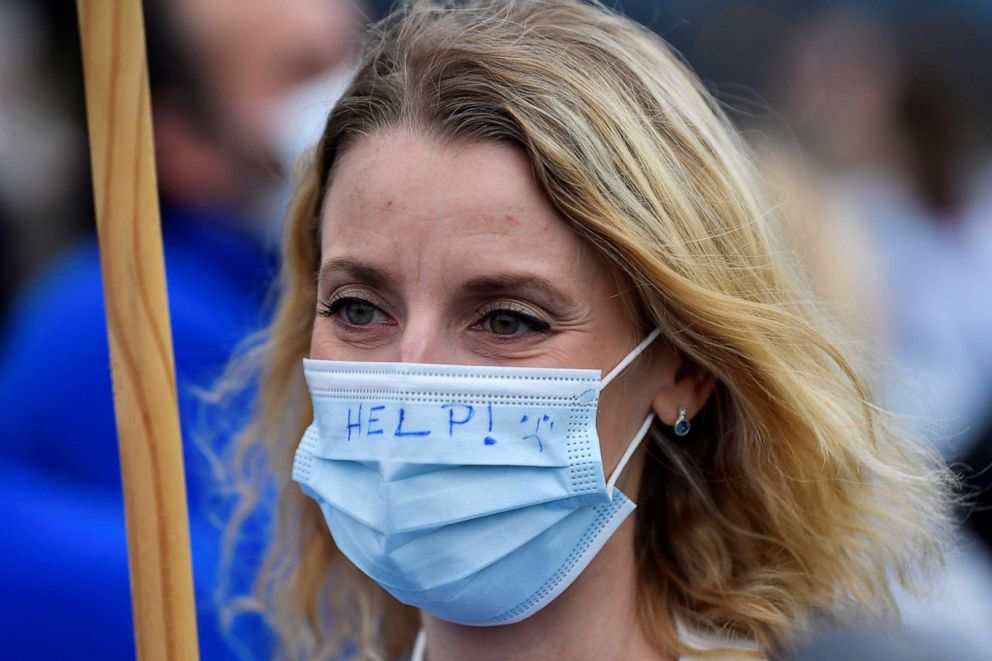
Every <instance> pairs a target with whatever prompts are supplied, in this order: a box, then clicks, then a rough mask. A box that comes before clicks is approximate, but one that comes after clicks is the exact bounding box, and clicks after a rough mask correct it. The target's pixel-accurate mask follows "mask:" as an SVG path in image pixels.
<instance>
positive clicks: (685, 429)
mask: <svg viewBox="0 0 992 661" xmlns="http://www.w3.org/2000/svg"><path fill="white" fill-rule="evenodd" d="M691 427H692V425H690V424H689V420H688V418H686V417H685V407H684V406H680V407H679V417H677V418H675V423H674V424H673V425H672V430H673V431H674V432H675V435H676V436H685V435H686V434H688V433H689V429H690V428H691Z"/></svg>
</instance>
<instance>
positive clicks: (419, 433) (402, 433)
mask: <svg viewBox="0 0 992 661" xmlns="http://www.w3.org/2000/svg"><path fill="white" fill-rule="evenodd" d="M404 420H406V411H405V410H403V409H400V419H399V422H397V423H396V431H394V432H393V436H396V437H400V436H430V435H431V432H430V430H429V429H427V430H423V431H404V430H403V421H404Z"/></svg>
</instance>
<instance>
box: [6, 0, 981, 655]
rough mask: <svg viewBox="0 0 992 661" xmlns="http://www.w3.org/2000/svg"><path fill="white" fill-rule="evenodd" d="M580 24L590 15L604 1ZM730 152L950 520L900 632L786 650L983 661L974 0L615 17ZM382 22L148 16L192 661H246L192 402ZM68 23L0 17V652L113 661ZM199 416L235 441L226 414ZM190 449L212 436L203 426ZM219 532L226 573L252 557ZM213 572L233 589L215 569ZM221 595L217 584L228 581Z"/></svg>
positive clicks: (260, 277)
mask: <svg viewBox="0 0 992 661" xmlns="http://www.w3.org/2000/svg"><path fill="white" fill-rule="evenodd" d="M606 4H611V2H610V0H607V3H606ZM616 6H618V7H619V8H620V9H621V10H622V11H624V12H625V13H627V14H628V15H629V16H631V17H633V18H635V19H637V20H639V21H641V22H642V23H644V24H645V25H647V26H648V27H650V28H651V29H653V30H655V31H656V32H658V33H659V34H660V35H661V36H662V37H664V38H665V39H666V40H667V41H669V42H670V43H671V44H673V46H674V47H675V48H676V49H677V50H679V51H680V52H681V53H682V54H683V56H684V57H685V58H686V60H687V61H688V62H689V63H690V64H691V65H692V67H693V68H694V69H695V70H696V71H697V72H698V73H699V74H700V76H701V77H702V78H703V79H704V81H705V82H706V84H707V86H708V87H709V88H710V90H711V91H712V92H713V93H714V94H715V95H716V96H717V97H718V98H719V99H720V100H721V101H722V102H723V103H724V104H725V107H726V108H727V111H728V113H729V114H730V116H731V119H732V120H733V121H734V122H735V123H736V124H737V126H738V127H739V129H740V130H741V132H742V135H743V136H744V137H745V138H746V139H747V140H748V142H750V143H751V145H752V146H753V148H754V150H755V154H756V158H757V160H758V162H759V164H760V166H761V167H762V169H763V171H764V173H765V177H766V180H767V182H768V187H769V191H770V194H771V195H772V199H773V201H774V203H775V205H776V207H777V209H778V210H779V212H780V215H781V217H782V218H783V220H784V221H785V222H784V230H785V233H786V235H787V237H788V239H789V241H790V242H791V243H792V245H793V247H794V248H795V249H796V251H797V253H798V254H799V256H800V258H801V260H802V264H803V266H804V267H805V268H806V270H807V272H808V273H809V276H810V279H811V281H812V283H813V286H814V289H815V290H816V292H817V294H818V296H819V297H820V298H821V299H822V300H823V301H825V303H826V304H827V306H828V308H829V309H830V310H831V311H832V312H833V314H834V316H835V318H836V320H837V321H838V323H839V324H840V325H841V326H843V327H845V328H846V329H847V331H849V333H850V335H851V337H853V338H855V339H856V342H855V343H854V346H852V348H853V349H856V350H857V352H858V354H859V355H860V356H861V357H862V360H863V364H864V366H865V369H866V370H867V371H868V375H869V377H870V379H871V380H872V382H873V385H874V387H875V388H876V389H877V391H878V393H879V396H880V399H881V402H882V403H883V404H884V405H885V406H886V407H887V408H889V409H891V410H893V411H895V412H896V413H898V414H900V415H902V416H903V420H904V421H905V424H906V426H908V427H909V428H910V429H911V430H912V431H913V432H915V433H916V434H919V435H922V436H925V437H926V438H928V439H929V440H930V441H932V442H933V443H934V444H935V445H936V446H937V447H938V448H939V449H940V451H941V452H942V453H943V454H944V457H945V459H946V460H947V461H948V462H950V463H951V464H952V465H953V466H954V467H955V469H956V470H957V471H958V472H959V473H960V474H961V475H962V477H963V480H964V483H965V485H966V487H965V488H966V489H967V490H968V491H969V493H970V494H971V503H972V504H971V505H968V506H967V507H964V508H962V511H961V519H962V526H961V539H960V543H959V545H958V550H957V552H956V553H955V554H954V555H953V556H952V558H951V561H950V562H949V564H948V566H947V568H946V570H945V571H944V572H943V573H941V575H940V576H938V577H936V587H935V591H934V593H933V594H932V595H930V596H928V597H926V598H921V597H914V596H911V595H900V596H899V599H900V602H901V605H902V607H903V613H904V625H903V627H902V628H901V629H900V630H898V631H895V630H893V631H879V628H878V627H872V628H871V629H866V630H863V631H857V630H844V631H836V630H833V631H828V632H825V633H824V634H823V635H822V636H821V637H820V638H818V639H817V640H815V641H813V642H812V643H811V644H810V645H809V646H808V647H807V648H805V649H804V650H802V651H800V652H797V653H796V654H797V656H798V657H799V658H806V659H835V658H844V656H847V657H851V658H865V659H872V658H875V659H890V658H891V659H914V658H919V659H929V658H935V659H938V658H940V659H943V658H968V659H981V658H986V659H992V627H990V626H989V623H992V560H990V558H992V515H990V513H989V511H988V508H989V507H990V506H992V497H990V490H992V477H990V476H992V467H990V465H992V3H989V2H986V1H985V0H947V1H946V2H941V3H933V2H926V1H924V0H866V1H862V2H855V1H853V0H850V1H843V0H667V1H665V2H662V1H660V0H659V1H656V2H654V1H649V0H628V1H626V2H619V3H618V4H617V5H616ZM387 10H388V3H386V2H382V1H369V2H363V3H357V4H356V2H355V0H253V1H252V2H242V1H240V0H207V1H201V0H146V2H145V12H146V23H147V28H146V29H147V33H148V52H149V68H150V84H151V88H152V105H153V115H154V123H155V148H156V167H157V171H158V179H159V189H160V196H161V202H162V221H163V225H162V227H163V235H164V243H165V259H166V268H167V279H168V285H169V295H170V308H171V317H172V324H173V336H174V342H175V355H176V364H177V374H178V384H179V394H180V410H181V415H182V418H183V429H184V443H185V457H186V466H187V481H188V489H189V507H190V520H191V532H192V542H193V553H194V569H195V583H196V594H197V602H198V619H199V630H200V638H201V648H202V651H203V657H204V658H206V659H225V658H239V657H240V658H265V657H266V656H267V650H268V647H267V645H268V639H267V637H266V632H265V628H264V626H263V625H262V624H261V622H260V619H259V618H258V617H252V616H251V615H250V608H249V609H247V611H246V610H241V611H240V612H241V615H239V616H237V617H233V618H231V617H225V618H223V619H224V620H225V624H226V628H225V627H222V626H221V619H222V615H224V614H225V613H224V611H223V609H222V608H221V607H219V606H218V605H217V603H218V597H220V601H221V602H223V601H224V600H225V599H227V600H230V599H231V597H232V596H236V595H237V594H241V593H244V592H246V591H247V590H248V589H249V588H250V586H249V585H247V584H245V585H236V584H230V583H228V584H222V583H221V581H220V579H219V574H218V571H217V567H218V563H219V561H220V551H219V548H220V542H219V540H220V529H219V527H218V520H217V519H218V518H220V517H222V515H223V510H224V499H223V497H222V496H218V493H217V489H216V483H215V482H214V474H215V470H214V469H216V468H217V466H216V465H215V460H213V459H212V457H213V456H214V455H213V454H212V453H211V452H208V451H205V450H204V449H203V448H202V447H201V446H199V445H198V444H197V443H196V442H195V441H194V438H195V436H196V427H197V426H198V425H199V426H201V427H202V426H203V425H205V424H208V425H209V424H214V423H215V422H216V420H217V418H216V411H214V412H213V415H214V416H215V417H211V414H210V413H209V412H208V411H206V409H204V406H203V401H202V398H201V396H200V393H201V392H202V391H203V389H205V388H209V386H210V384H211V383H212V382H213V381H214V380H215V379H216V378H217V376H218V375H219V374H220V371H221V369H222V368H223V366H224V364H225V362H226V361H227V358H228V357H229V355H230V353H231V351H232V350H233V349H234V347H235V346H236V345H237V344H238V342H239V341H241V340H242V339H243V338H244V337H245V336H246V335H248V334H249V333H250V332H252V331H254V330H257V329H259V328H260V327H262V326H263V325H264V323H265V320H266V315H267V314H268V313H269V312H270V307H269V305H268V303H269V301H268V299H267V293H268V291H269V287H270V285H271V281H272V279H273V277H274V275H275V273H276V268H277V252H278V239H279V233H280V222H281V215H282V213H283V210H284V208H285V205H286V203H287V200H288V196H289V194H290V190H291V173H292V169H293V163H294V161H295V160H296V159H297V158H298V157H299V155H300V154H301V153H302V152H303V151H304V150H305V149H306V148H307V147H308V146H309V145H311V144H312V143H313V142H314V141H315V140H316V139H317V138H318V137H319V134H320V130H321V128H322V126H323V121H324V119H325V118H326V115H327V112H328V111H329V109H330V107H331V106H332V105H333V103H334V100H335V98H336V97H337V95H339V94H340V92H341V91H342V90H343V88H344V86H345V85H346V84H347V81H348V76H349V72H350V70H351V66H352V63H353V61H354V58H355V56H356V54H357V53H358V52H359V51H360V48H361V42H362V33H363V30H364V26H365V25H366V24H367V23H368V21H369V20H372V19H375V18H377V17H380V16H382V15H383V13H384V12H385V11H387ZM77 32H78V30H77V19H76V16H75V13H74V6H73V5H72V4H71V3H65V2H60V1H57V0H46V1H38V0H0V512H2V515H0V516H2V518H0V649H2V650H4V652H3V656H4V658H17V659H19V658H94V659H96V658H99V659H117V658H132V657H133V635H132V632H131V620H130V610H129V608H130V607H129V595H128V583H127V562H126V546H125V533H124V527H123V526H124V523H123V522H124V519H123V511H122V501H121V489H120V479H119V473H118V460H117V447H116V436H115V432H114V420H113V407H112V398H111V385H110V378H109V371H108V369H107V366H108V356H107V345H106V337H105V328H104V321H103V303H102V292H101V284H100V279H99V263H98V259H97V250H96V243H95V238H94V227H95V224H94V219H93V202H92V192H91V189H90V186H89V168H88V154H87V143H86V130H85V109H84V99H83V86H82V71H81V65H80V55H79V53H80V50H79V42H78V35H77ZM231 406H232V407H233V408H231V409H230V410H226V411H224V412H223V417H224V419H226V420H227V421H228V424H229V425H230V427H231V428H236V424H231V421H237V420H243V419H244V417H245V410H244V408H243V407H242V408H239V407H238V405H237V404H232V405H231ZM214 431H215V432H216V429H215V430H214ZM264 535H265V521H264V519H263V520H260V521H259V525H258V536H259V537H258V539H256V540H244V542H243V543H242V544H241V546H240V547H239V548H240V549H241V552H240V554H239V557H238V560H237V561H238V562H243V563H249V564H250V563H251V562H253V561H255V560H254V559H257V554H258V548H259V547H260V542H259V540H260V539H262V538H264ZM235 576H237V573H235ZM235 583H237V579H236V578H235Z"/></svg>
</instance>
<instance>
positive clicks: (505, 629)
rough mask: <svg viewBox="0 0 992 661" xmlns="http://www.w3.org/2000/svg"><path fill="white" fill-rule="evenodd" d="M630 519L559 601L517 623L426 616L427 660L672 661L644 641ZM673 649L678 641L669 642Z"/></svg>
mask: <svg viewBox="0 0 992 661" xmlns="http://www.w3.org/2000/svg"><path fill="white" fill-rule="evenodd" d="M633 549H634V517H633V516H631V517H629V518H628V519H627V521H625V522H624V523H623V525H621V526H620V528H618V529H617V531H616V532H615V533H614V534H613V536H612V537H611V539H610V541H609V542H607V544H606V545H605V546H604V547H603V548H602V550H600V552H599V553H598V554H597V556H596V558H595V559H594V560H593V561H592V562H591V563H590V564H589V566H588V567H586V570H585V571H584V572H583V573H582V575H581V576H579V578H578V579H576V581H575V583H573V584H572V585H571V586H570V587H569V588H568V589H567V590H566V591H565V592H563V593H562V594H561V596H559V597H558V598H557V599H556V600H554V601H553V602H551V603H550V604H548V605H547V606H546V607H544V608H542V609H541V610H540V611H538V612H537V613H535V614H534V615H532V616H530V617H529V618H527V619H526V620H523V621H522V622H517V623H515V624H507V625H504V626H499V627H470V626H464V625H460V624H452V623H451V622H445V621H443V620H439V619H437V618H435V617H432V616H431V615H428V614H426V613H425V614H424V630H425V632H426V634H427V658H428V659H429V661H450V660H455V659H474V660H477V661H490V660H494V661H495V660H496V659H499V660H500V661H513V660H515V659H554V658H565V659H577V660H580V661H581V660H583V659H590V660H591V659H596V660H597V661H600V660H602V661H611V660H613V659H616V660H620V659H644V660H645V661H647V660H654V661H671V660H672V659H676V658H677V656H676V655H675V654H668V655H666V654H665V653H663V652H662V651H660V650H658V649H655V648H653V647H652V646H651V645H650V643H648V640H647V638H646V637H645V636H644V632H643V630H642V629H641V626H640V623H639V621H638V618H637V614H636V607H635V597H636V572H635V568H634V552H633ZM666 648H667V649H670V650H674V649H676V648H675V641H671V644H669V645H666Z"/></svg>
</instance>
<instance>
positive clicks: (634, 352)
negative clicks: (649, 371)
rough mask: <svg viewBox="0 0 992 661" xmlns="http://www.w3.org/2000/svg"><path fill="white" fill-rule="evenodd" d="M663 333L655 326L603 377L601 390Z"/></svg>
mask: <svg viewBox="0 0 992 661" xmlns="http://www.w3.org/2000/svg"><path fill="white" fill-rule="evenodd" d="M659 335H661V329H660V328H655V329H654V330H653V331H651V333H650V334H649V335H648V336H647V337H646V338H644V340H642V341H641V343H640V344H638V345H637V346H636V347H634V349H633V350H632V351H631V352H630V353H628V354H627V355H626V356H625V357H624V359H623V360H621V361H620V362H619V363H617V366H616V367H614V368H613V369H611V370H610V373H609V374H607V375H606V376H605V377H603V381H602V382H601V383H600V386H599V389H600V391H602V390H604V389H605V388H606V386H608V385H610V381H612V380H613V379H615V378H617V377H618V376H620V373H621V372H623V371H624V370H625V369H627V366H628V365H630V364H631V363H632V362H634V360H635V359H636V358H637V357H638V356H640V355H641V353H642V352H643V351H644V350H645V349H647V348H648V346H649V345H650V344H651V343H652V342H654V341H655V340H656V339H657V338H658V336H659Z"/></svg>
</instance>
